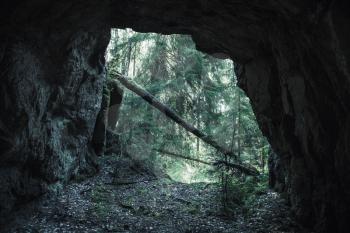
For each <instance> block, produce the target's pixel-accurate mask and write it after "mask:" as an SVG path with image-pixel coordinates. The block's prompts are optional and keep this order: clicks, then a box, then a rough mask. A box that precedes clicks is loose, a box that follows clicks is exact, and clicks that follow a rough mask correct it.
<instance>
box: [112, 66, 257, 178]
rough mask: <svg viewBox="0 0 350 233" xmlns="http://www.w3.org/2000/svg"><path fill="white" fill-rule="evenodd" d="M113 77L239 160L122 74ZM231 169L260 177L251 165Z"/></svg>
mask: <svg viewBox="0 0 350 233" xmlns="http://www.w3.org/2000/svg"><path fill="white" fill-rule="evenodd" d="M111 76H112V77H114V78H115V79H116V80H118V81H119V82H120V83H121V84H122V85H123V86H125V87H126V88H127V89H129V90H130V91H132V92H134V93H135V94H136V95H138V96H140V97H141V98H142V99H144V100H145V101H146V102H148V103H149V104H150V105H152V106H153V107H155V108H156V109H158V110H159V111H160V112H162V113H163V114H164V115H165V116H167V117H168V118H170V119H172V120H173V121H175V122H176V123H177V124H178V125H180V126H182V127H183V128H184V129H186V130H187V131H189V132H190V133H192V134H193V135H195V136H196V137H198V138H200V139H201V140H202V141H203V142H205V143H207V144H209V145H211V146H212V147H214V148H215V149H216V150H218V151H219V152H221V153H222V154H224V155H227V156H230V157H234V158H237V156H236V155H235V154H234V153H233V152H232V151H230V150H228V149H226V148H225V147H223V146H220V145H219V144H218V143H217V142H216V141H215V140H214V139H213V138H212V137H210V136H209V135H206V134H205V133H203V132H202V131H200V130H199V129H197V128H196V127H194V126H193V125H191V124H189V123H187V122H186V121H185V120H184V119H182V118H181V117H180V116H179V115H178V114H177V113H176V112H175V111H173V110H172V109H171V108H169V107H167V106H166V105H164V104H163V103H161V102H160V101H159V100H157V99H156V98H155V97H154V96H153V95H152V94H151V93H149V92H148V91H146V90H144V89H142V88H141V87H139V86H138V85H137V84H135V83H133V82H132V81H131V80H130V79H128V78H127V77H125V76H124V75H122V74H119V73H116V72H112V73H111ZM218 164H225V165H226V166H228V164H227V163H224V161H221V162H220V163H218ZM230 167H231V168H233V169H237V170H239V171H241V172H242V173H244V174H246V175H251V176H256V175H259V171H258V170H257V169H255V168H253V167H251V166H249V165H246V164H243V163H230Z"/></svg>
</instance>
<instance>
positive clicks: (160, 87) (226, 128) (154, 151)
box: [106, 29, 270, 183]
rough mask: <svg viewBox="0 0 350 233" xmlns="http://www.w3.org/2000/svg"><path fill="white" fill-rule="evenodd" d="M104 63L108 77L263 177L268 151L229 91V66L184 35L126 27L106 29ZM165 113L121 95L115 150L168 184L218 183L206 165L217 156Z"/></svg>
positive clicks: (240, 100)
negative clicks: (145, 95) (126, 83)
mask: <svg viewBox="0 0 350 233" xmlns="http://www.w3.org/2000/svg"><path fill="white" fill-rule="evenodd" d="M106 58H107V67H108V69H109V71H110V70H117V71H118V72H119V73H121V74H123V75H125V76H127V77H129V79H130V80H131V81H133V82H135V83H137V84H138V85H139V86H141V87H142V88H144V89H146V90H148V91H149V92H150V93H151V94H152V95H153V96H155V98H157V99H158V100H159V101H160V102H162V103H163V104H165V105H166V106H167V107H169V108H171V109H172V110H174V111H175V112H176V113H177V114H178V115H179V116H180V117H181V118H183V119H185V121H186V122H189V124H191V125H193V126H194V127H196V128H197V129H200V130H201V131H203V132H204V133H205V134H206V135H210V136H211V137H212V138H214V140H215V141H216V142H218V143H219V144H221V145H222V146H225V147H227V148H228V149H229V150H230V151H232V152H234V154H235V158H225V159H226V160H229V161H230V160H235V161H239V162H244V163H247V164H249V165H251V166H252V167H254V168H256V169H257V170H259V172H260V173H261V174H262V176H265V177H266V176H267V170H268V169H267V157H268V154H269V153H270V146H269V144H268V142H267V140H266V138H265V137H263V135H262V133H261V131H260V130H259V127H258V125H257V122H256V119H255V116H254V114H253V111H252V108H251V106H250V102H249V99H248V98H247V97H246V95H245V93H244V92H243V91H242V90H241V89H240V88H238V86H237V80H236V76H235V73H234V64H233V62H232V61H231V60H229V59H226V60H224V59H219V58H215V57H212V56H210V55H207V54H204V53H202V52H199V51H197V50H196V47H195V44H194V42H193V41H192V39H191V37H190V36H186V35H160V34H155V33H137V32H134V31H133V30H131V29H126V30H120V29H112V31H111V41H110V44H109V46H108V49H107V53H106ZM109 73H110V72H109ZM109 78H110V79H113V77H111V76H110V77H109ZM166 115H167V114H162V113H161V112H159V111H157V109H155V108H153V107H152V106H151V105H149V104H146V102H145V101H144V100H143V99H142V98H140V97H139V96H137V95H135V94H134V93H132V92H130V91H125V92H124V99H123V103H122V106H121V111H120V115H119V121H118V124H117V127H116V132H117V133H118V134H119V135H120V145H121V150H120V152H121V153H126V154H128V155H129V156H132V157H133V158H134V159H136V160H138V161H141V162H142V164H148V165H147V166H150V169H152V170H153V171H156V172H157V173H164V172H165V173H166V174H168V175H169V176H170V177H171V178H172V179H174V180H176V181H180V182H185V183H192V182H217V181H218V180H220V179H222V172H216V173H215V172H214V173H213V172H212V171H213V167H212V166H210V162H211V161H215V160H217V159H218V158H220V157H223V155H222V154H220V153H218V152H217V150H216V149H215V148H213V147H212V146H211V145H209V144H207V143H205V142H203V141H201V140H200V138H199V137H196V136H194V135H193V134H191V133H190V132H188V131H186V130H184V129H183V127H181V126H180V125H178V124H175V123H174V122H173V121H171V120H169V119H168V117H167V116H166ZM208 165H209V166H208ZM214 170H215V169H214ZM213 174H214V175H213Z"/></svg>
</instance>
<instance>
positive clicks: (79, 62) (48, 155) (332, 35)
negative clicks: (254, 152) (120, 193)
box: [0, 0, 350, 232]
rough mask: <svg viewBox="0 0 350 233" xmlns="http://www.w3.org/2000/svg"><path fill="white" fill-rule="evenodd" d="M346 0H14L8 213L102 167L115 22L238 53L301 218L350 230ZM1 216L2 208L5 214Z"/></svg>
mask: <svg viewBox="0 0 350 233" xmlns="http://www.w3.org/2000/svg"><path fill="white" fill-rule="evenodd" d="M349 9H350V5H349V3H348V2H347V1H345V0H338V1H329V0H322V1H307V2H306V1H292V0H287V1H283V2H282V1H274V0H271V1H265V2H263V3H262V2H259V1H228V0H215V1H213V0H212V1H209V0H196V1H184V0H181V1H168V0H163V1H160V0H158V1H142V0H130V1H123V2H121V1H115V0H110V1H98V2H97V1H74V2H72V1H59V2H49V1H43V0H27V1H12V2H11V3H3V4H2V7H1V10H0V12H1V14H0V18H1V22H2V24H1V26H0V31H1V39H0V40H1V44H0V67H1V81H2V82H1V85H0V88H1V92H0V96H1V97H0V103H1V105H0V106H1V111H0V152H1V155H0V156H1V157H0V160H1V164H0V174H1V176H0V177H1V178H0V184H1V189H0V216H6V215H8V214H10V213H11V211H13V210H14V209H18V208H21V206H22V205H23V204H24V203H28V202H30V201H32V200H33V199H35V198H36V197H38V196H40V195H42V194H43V193H47V192H52V193H55V192H58V191H59V190H60V189H61V188H62V187H63V186H64V185H65V184H66V183H67V182H68V181H69V180H71V179H72V178H76V177H80V178H82V179H84V177H88V176H92V175H94V174H95V173H96V172H97V171H98V166H97V163H96V153H95V151H94V148H93V143H92V136H93V134H94V129H95V123H96V119H97V117H98V114H99V112H100V109H101V102H102V92H103V86H104V85H105V82H106V69H105V66H104V65H105V59H104V53H105V50H106V47H107V45H108V42H109V38H110V29H111V28H126V27H128V28H132V29H133V30H135V31H139V32H156V33H162V34H171V33H178V34H189V35H191V36H192V38H193V40H194V41H195V43H196V46H197V49H198V50H200V51H203V52H205V53H208V54H212V55H215V56H218V57H222V56H225V57H230V58H231V59H232V60H233V61H234V62H235V67H236V75H237V77H238V79H239V85H240V87H241V88H242V89H243V90H244V91H245V92H246V94H247V95H248V96H249V98H250V100H251V103H252V106H253V110H254V113H255V115H256V117H257V120H258V123H259V126H260V128H261V130H262V132H263V134H264V135H265V136H266V137H267V138H268V140H269V142H270V144H271V146H272V147H273V149H274V151H275V152H276V156H275V157H274V158H273V163H275V165H276V164H277V165H278V166H277V165H276V166H274V167H275V168H276V167H277V168H278V169H277V170H275V171H270V172H274V173H276V174H277V176H278V177H279V178H278V179H277V180H276V183H275V184H274V186H275V187H276V188H277V189H278V191H279V192H281V193H285V194H286V195H287V196H288V198H289V200H290V203H291V208H292V210H293V212H294V214H295V216H296V218H297V220H298V221H299V222H300V223H301V224H303V225H304V226H306V227H308V228H310V229H314V230H315V231H316V232H348V228H349V227H348V225H347V221H348V220H349V219H350V175H349V172H348V171H349V169H348V166H349V164H350V156H349V146H348V144H349V142H350V141H349V137H350V135H349V132H350V120H349V119H350V118H349V116H350V114H349V111H350V110H349V109H350V106H349V102H348V101H347V99H349V97H350V93H349V91H350V87H349V84H350V83H349V80H350V75H349V71H348V69H349V59H350V47H349V45H348V44H347V41H349V39H350V34H349V31H348V30H347V27H348V24H349V23H350V22H349V21H350V17H349V15H348V12H347V11H348V10H349ZM2 219H3V218H2Z"/></svg>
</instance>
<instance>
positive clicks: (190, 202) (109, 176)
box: [1, 156, 302, 233]
mask: <svg viewBox="0 0 350 233" xmlns="http://www.w3.org/2000/svg"><path fill="white" fill-rule="evenodd" d="M99 162H100V166H101V171H100V173H99V175H97V176H95V177H92V178H89V179H87V180H84V181H81V182H78V183H72V184H70V185H68V186H67V187H66V188H65V189H64V190H63V191H62V192H61V193H60V194H59V195H58V196H56V197H51V198H49V197H42V198H41V200H38V201H36V202H34V203H33V204H31V205H29V206H27V207H25V208H24V209H23V210H22V211H20V212H18V213H16V216H15V217H14V218H13V220H11V221H9V224H8V225H7V226H6V227H5V228H4V230H3V231H1V232H50V233H51V232H198V233H199V232H200V233H204V232H260V233H264V232H266V233H267V232H269V233H270V232H302V231H301V230H300V229H299V228H298V226H297V224H295V222H294V221H293V220H292V218H291V217H290V212H289V209H288V208H287V206H286V204H285V201H284V200H283V199H282V198H281V197H279V196H278V195H277V194H276V193H273V192H267V193H266V194H262V195H261V196H260V197H259V198H257V199H256V200H255V201H254V203H252V205H251V206H252V207H251V209H249V210H248V211H237V213H236V214H235V216H234V217H227V216H224V215H223V214H222V211H221V209H222V208H221V205H220V194H219V192H220V187H219V186H218V185H216V184H205V183H196V184H184V183H178V182H174V181H171V180H170V179H167V178H158V179H155V177H154V175H150V174H147V172H142V171H140V170H138V169H135V167H133V166H130V162H128V160H127V159H120V158H119V159H117V158H116V157H115V156H114V157H113V156H104V157H101V158H100V159H99ZM116 167H117V168H118V169H115V168H116ZM116 170H117V171H118V172H116ZM120 174H123V175H120Z"/></svg>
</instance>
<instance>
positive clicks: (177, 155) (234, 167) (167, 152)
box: [154, 149, 259, 176]
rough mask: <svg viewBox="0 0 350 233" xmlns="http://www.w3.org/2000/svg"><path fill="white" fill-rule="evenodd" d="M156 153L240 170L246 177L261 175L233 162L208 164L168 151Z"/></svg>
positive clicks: (203, 162) (220, 161)
mask: <svg viewBox="0 0 350 233" xmlns="http://www.w3.org/2000/svg"><path fill="white" fill-rule="evenodd" d="M154 151H157V152H159V153H161V154H163V155H166V156H170V157H174V158H180V159H186V160H190V161H194V162H197V163H202V164H205V165H209V166H214V167H219V168H220V167H222V166H225V167H227V168H232V169H238V170H240V171H241V172H243V173H245V174H246V175H251V176H256V175H259V173H258V174H257V173H256V172H255V168H253V167H246V166H243V165H241V164H237V163H231V162H227V161H224V160H218V161H215V162H207V161H204V160H201V159H195V158H191V157H188V156H184V155H180V154H176V153H174V152H170V151H166V150H160V149H154ZM238 166H239V167H238Z"/></svg>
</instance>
